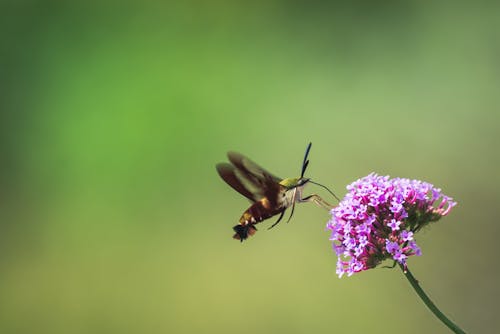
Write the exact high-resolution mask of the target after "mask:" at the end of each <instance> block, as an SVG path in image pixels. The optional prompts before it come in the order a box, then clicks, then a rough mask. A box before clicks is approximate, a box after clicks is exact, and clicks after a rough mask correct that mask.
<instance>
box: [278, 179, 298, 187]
mask: <svg viewBox="0 0 500 334" xmlns="http://www.w3.org/2000/svg"><path fill="white" fill-rule="evenodd" d="M299 180H300V178H298V177H293V178H288V179H283V180H281V181H280V185H282V186H283V187H285V188H288V189H290V188H295V187H296V186H298V185H299Z"/></svg>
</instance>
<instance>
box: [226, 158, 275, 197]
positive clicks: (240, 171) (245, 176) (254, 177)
mask: <svg viewBox="0 0 500 334" xmlns="http://www.w3.org/2000/svg"><path fill="white" fill-rule="evenodd" d="M227 156H228V158H229V161H230V162H231V163H232V164H233V165H234V167H235V173H234V174H235V175H236V177H238V178H239V179H240V181H241V183H242V184H243V186H244V187H245V188H246V189H247V190H249V191H250V192H251V193H252V194H254V200H259V199H261V198H263V197H266V198H267V199H268V200H269V201H270V202H271V203H272V204H275V203H276V202H277V200H278V198H277V196H278V194H280V191H281V190H282V186H281V185H280V184H279V182H280V181H281V178H279V177H277V176H275V175H273V174H271V173H269V172H268V171H266V170H265V169H264V168H262V167H260V166H259V165H257V164H256V163H255V162H253V161H252V160H250V159H248V158H247V157H245V156H244V155H242V154H239V153H236V152H228V154H227ZM226 182H227V181H226ZM233 188H234V187H233ZM240 193H241V192H240Z"/></svg>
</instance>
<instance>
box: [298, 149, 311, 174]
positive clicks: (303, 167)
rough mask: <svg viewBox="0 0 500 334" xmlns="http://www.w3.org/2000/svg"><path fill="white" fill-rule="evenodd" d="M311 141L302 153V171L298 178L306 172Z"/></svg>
mask: <svg viewBox="0 0 500 334" xmlns="http://www.w3.org/2000/svg"><path fill="white" fill-rule="evenodd" d="M311 146H312V143H309V145H307V148H306V153H305V154H304V161H303V162H302V172H301V173H300V178H303V177H304V174H305V172H306V168H307V166H308V165H309V160H307V157H308V156H309V151H310V150H311Z"/></svg>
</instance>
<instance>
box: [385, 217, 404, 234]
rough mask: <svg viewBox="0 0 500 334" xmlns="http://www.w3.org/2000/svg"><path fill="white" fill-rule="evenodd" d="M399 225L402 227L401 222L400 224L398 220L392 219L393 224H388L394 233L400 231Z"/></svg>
mask: <svg viewBox="0 0 500 334" xmlns="http://www.w3.org/2000/svg"><path fill="white" fill-rule="evenodd" d="M399 225H401V222H398V221H397V220H396V219H394V218H393V219H391V222H390V223H389V224H387V226H389V227H390V228H391V229H392V231H393V232H394V231H399Z"/></svg>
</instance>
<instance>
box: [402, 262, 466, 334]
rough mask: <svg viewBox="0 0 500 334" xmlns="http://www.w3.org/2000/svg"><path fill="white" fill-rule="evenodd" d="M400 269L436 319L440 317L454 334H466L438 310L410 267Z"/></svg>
mask: <svg viewBox="0 0 500 334" xmlns="http://www.w3.org/2000/svg"><path fill="white" fill-rule="evenodd" d="M399 267H400V268H401V270H402V271H403V273H404V275H405V276H406V278H407V279H408V281H409V282H410V284H411V286H412V287H413V289H415V292H416V293H417V295H418V296H419V297H420V298H421V299H422V301H423V302H424V303H425V305H427V307H428V308H429V309H430V310H431V311H432V313H434V315H435V316H436V317H438V319H439V320H441V321H442V322H443V323H444V324H445V325H446V326H448V328H449V329H451V330H452V331H453V332H454V333H457V334H465V332H464V331H463V330H462V329H461V328H460V327H458V326H457V325H455V324H454V323H453V322H452V321H451V320H450V319H448V318H447V317H446V316H445V315H444V314H443V313H442V312H441V311H440V310H439V309H438V308H437V306H436V305H434V303H433V302H432V300H430V298H429V297H428V296H427V294H426V293H425V292H424V290H422V288H421V287H420V285H419V284H418V281H417V280H416V279H415V277H413V275H412V273H411V271H410V270H409V269H408V267H406V268H405V267H404V266H403V265H401V264H400V265H399Z"/></svg>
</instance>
